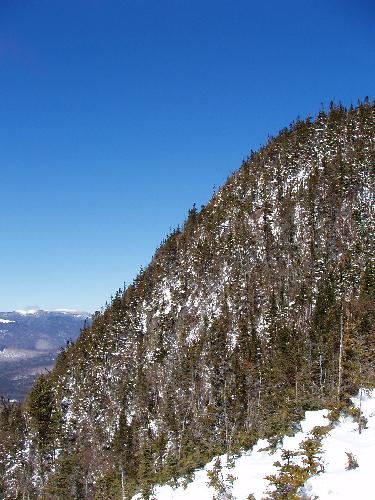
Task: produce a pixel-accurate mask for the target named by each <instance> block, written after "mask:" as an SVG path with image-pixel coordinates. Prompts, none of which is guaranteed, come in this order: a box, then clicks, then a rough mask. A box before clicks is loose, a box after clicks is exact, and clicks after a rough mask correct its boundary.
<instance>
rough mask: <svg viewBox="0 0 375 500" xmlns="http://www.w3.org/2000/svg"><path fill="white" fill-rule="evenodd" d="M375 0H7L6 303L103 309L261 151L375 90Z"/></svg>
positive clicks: (1, 156)
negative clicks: (309, 119) (296, 125)
mask: <svg viewBox="0 0 375 500" xmlns="http://www.w3.org/2000/svg"><path fill="white" fill-rule="evenodd" d="M374 26H375V7H374V3H373V1H371V0H355V1H352V0H351V1H349V0H337V1H335V0H324V1H322V0H315V1H312V0H311V1H308V0H306V1H301V0H298V1H297V0H293V1H288V0H285V1H283V2H281V1H273V0H268V1H267V2H263V1H256V2H255V1H254V2H253V1H251V0H215V1H211V0H157V1H156V0H131V1H130V0H129V1H128V0H117V1H116V0H86V1H85V0H54V1H51V0H28V1H19V2H14V1H12V0H0V117H1V119H0V311H4V310H13V309H16V308H22V307H25V306H27V305H31V304H33V305H39V306H40V307H41V308H46V309H53V308H58V307H67V308H78V309H84V310H87V311H93V310H95V309H98V308H100V306H102V305H103V304H104V303H105V301H106V300H107V299H108V298H109V296H110V295H111V293H113V292H114V291H115V290H116V289H117V288H119V287H120V286H122V284H123V282H124V281H126V282H130V281H132V279H133V278H134V277H135V275H136V274H137V272H138V270H139V268H140V266H141V265H143V266H144V265H146V264H147V262H148V261H149V259H150V258H151V256H152V254H153V252H154V250H155V247H156V246H157V245H158V244H159V242H160V241H161V240H162V239H163V237H164V236H165V235H166V234H167V233H168V232H169V230H170V228H172V227H175V226H177V225H178V224H179V223H181V222H182V221H183V220H184V218H185V216H186V213H187V211H188V209H189V208H190V207H191V206H192V205H193V203H196V204H197V206H198V207H199V206H200V205H201V204H204V203H206V202H207V201H208V200H209V198H210V197H211V195H212V192H213V187H214V186H216V187H218V186H220V185H221V184H222V183H223V181H224V180H225V179H226V177H227V176H228V175H229V174H230V173H231V172H232V171H233V170H235V169H236V168H238V167H239V165H240V164H241V162H242V160H243V158H245V157H246V156H247V154H248V153H249V151H250V149H257V148H258V147H259V146H260V145H261V144H263V143H264V142H265V141H266V140H267V136H268V134H271V135H275V134H276V133H277V132H278V131H279V130H280V129H281V128H283V127H284V126H287V125H288V124H289V123H290V122H291V121H292V120H294V119H295V118H296V117H297V116H301V117H305V116H307V115H309V114H312V115H314V114H316V112H317V111H318V110H319V108H320V106H321V103H324V104H325V106H328V104H329V102H330V100H331V99H333V100H336V101H339V100H341V101H342V102H343V103H344V104H350V102H353V103H354V104H355V103H356V102H357V99H358V98H361V99H363V98H364V97H365V96H366V95H368V96H369V97H370V98H371V99H373V98H374V94H375V93H374V90H375V29H374Z"/></svg>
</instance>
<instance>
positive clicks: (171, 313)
mask: <svg viewBox="0 0 375 500" xmlns="http://www.w3.org/2000/svg"><path fill="white" fill-rule="evenodd" d="M374 167H375V105H374V103H371V102H369V101H368V100H367V99H366V100H365V102H363V103H362V102H359V103H358V105H357V106H356V107H355V108H353V107H351V108H350V109H345V108H344V107H343V106H341V105H334V104H332V105H331V106H330V109H329V110H328V111H323V110H322V111H320V112H319V114H318V115H317V116H316V117H315V118H314V119H310V118H308V119H306V120H297V121H296V122H294V123H293V124H292V125H291V126H290V127H289V128H285V129H283V130H282V131H281V132H280V133H279V134H278V136H277V137H275V138H270V139H269V140H268V142H267V144H266V145H265V146H264V147H263V148H261V149H260V150H259V151H258V152H251V154H250V155H249V157H248V158H247V159H246V160H245V161H244V162H243V164H242V165H241V167H240V168H239V170H238V171H236V172H235V173H234V174H233V175H232V176H231V177H230V178H229V179H228V180H227V182H226V183H225V185H224V186H223V187H222V188H221V189H220V190H218V191H217V192H216V193H215V195H214V196H213V197H212V199H211V200H210V202H209V203H208V204H207V205H206V206H202V207H201V208H200V209H199V210H198V209H197V208H196V207H195V206H194V207H193V208H192V209H191V210H190V211H189V214H188V217H187V219H186V221H185V222H184V224H183V226H182V228H177V229H176V230H174V231H173V232H172V233H171V234H170V235H169V236H168V237H167V238H166V239H165V241H164V242H163V243H162V244H161V246H160V247H159V248H158V249H157V250H156V252H155V255H154V257H153V259H152V261H151V262H150V264H149V265H148V266H147V268H146V269H144V270H142V271H141V272H140V273H139V275H138V276H137V277H136V279H135V280H134V282H133V283H132V284H131V285H130V286H128V287H127V288H126V289H124V290H118V291H117V292H116V294H115V295H114V297H113V298H112V299H111V301H110V303H109V304H108V305H107V306H106V307H105V308H103V310H102V311H100V312H97V313H96V314H95V315H94V317H93V323H92V325H91V326H90V327H85V328H84V329H83V330H82V332H81V335H80V337H79V338H78V339H77V341H76V342H74V343H72V344H71V345H69V346H68V347H67V348H66V349H65V350H64V351H63V352H61V354H60V355H59V357H58V359H57V362H56V366H55V368H54V370H53V371H52V372H51V373H49V374H46V375H44V376H41V377H40V378H39V379H38V380H37V381H36V383H35V385H34V386H33V388H32V390H31V392H30V394H29V396H28V399H27V402H26V403H25V404H24V405H19V404H15V403H10V402H8V401H6V400H2V402H1V406H2V408H1V414H0V478H1V479H0V491H1V494H0V498H1V495H2V496H3V497H4V498H6V499H18V498H19V499H26V498H28V499H29V498H30V499H32V498H46V499H47V498H48V499H60V498H72V499H73V498H74V499H81V498H82V499H94V498H96V499H121V498H122V499H124V498H131V496H132V495H134V494H135V493H136V492H141V493H142V495H143V497H144V498H149V497H150V495H151V492H152V486H153V485H154V484H155V483H163V482H167V481H172V482H173V481H175V480H176V478H177V477H179V476H186V478H187V480H188V478H189V475H190V474H191V472H192V471H193V470H194V469H195V468H196V467H199V466H201V465H202V464H204V463H206V462H207V461H208V460H209V459H211V458H212V457H213V456H215V455H217V454H219V453H225V452H226V453H228V455H232V454H235V453H237V452H239V451H240V450H241V449H246V448H250V447H251V446H252V445H253V444H254V443H255V442H256V440H257V439H258V438H259V437H270V436H277V435H280V434H281V433H284V432H292V431H293V426H294V423H295V422H296V421H297V420H299V419H300V418H301V417H302V416H303V412H304V411H305V410H312V409H317V408H320V407H322V405H324V406H325V407H328V408H333V407H335V408H338V407H340V405H341V406H342V405H345V403H346V401H347V400H348V397H349V396H350V395H351V394H353V393H355V392H356V391H357V390H358V387H359V386H364V387H366V386H371V385H373V384H374V382H375V375H374V367H375V329H374V315H375V301H374V293H375V269H374V260H373V259H374V255H375V252H374V238H373V236H374V205H373V199H372V197H373V193H374ZM120 230H121V228H119V231H120ZM119 279H121V277H119Z"/></svg>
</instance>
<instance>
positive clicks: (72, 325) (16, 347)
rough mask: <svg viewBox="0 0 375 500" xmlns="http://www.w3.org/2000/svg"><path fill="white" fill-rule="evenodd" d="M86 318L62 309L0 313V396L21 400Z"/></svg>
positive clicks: (76, 312) (85, 315)
mask: <svg viewBox="0 0 375 500" xmlns="http://www.w3.org/2000/svg"><path fill="white" fill-rule="evenodd" d="M89 317H90V315H89V314H88V313H85V312H82V311H68V310H64V309H61V310H60V309H59V310H56V311H43V310H40V309H20V310H16V311H12V312H0V395H2V396H6V397H9V398H11V399H23V397H24V396H25V394H26V392H27V391H28V390H29V389H30V387H31V386H32V384H33V382H34V380H35V378H36V376H37V375H38V374H39V373H41V372H43V371H45V368H47V369H52V367H53V365H54V363H55V360H56V355H57V353H58V351H59V350H60V348H61V347H65V346H66V343H67V342H68V341H73V340H76V338H77V337H78V335H79V333H80V329H81V328H83V326H84V322H85V319H86V318H89Z"/></svg>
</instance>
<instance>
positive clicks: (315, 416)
mask: <svg viewBox="0 0 375 500" xmlns="http://www.w3.org/2000/svg"><path fill="white" fill-rule="evenodd" d="M362 392H363V394H362V405H361V408H362V412H363V415H364V416H365V417H366V418H367V420H368V422H367V428H366V429H364V430H363V431H362V433H361V434H359V432H358V424H357V423H355V422H353V420H352V419H351V418H343V417H342V418H341V419H340V421H339V423H338V424H337V425H336V426H335V428H334V429H332V430H331V431H330V432H329V434H328V435H327V436H325V438H324V439H323V441H322V444H323V450H324V455H323V460H324V464H325V473H322V474H320V475H317V476H314V477H312V478H311V479H309V480H308V481H307V483H306V488H305V490H306V493H307V494H308V496H312V497H314V495H317V496H318V498H319V500H333V499H340V500H353V498H360V499H361V500H366V499H369V500H370V499H373V498H374V492H373V470H374V465H373V464H374V458H375V390H373V391H371V392H370V394H369V395H366V394H365V393H364V391H362ZM353 401H354V403H355V405H356V406H357V407H358V406H359V405H360V401H359V398H355V399H354V400H353ZM327 414H328V411H327V410H320V411H308V412H306V415H305V420H303V421H302V422H301V429H302V430H301V432H298V433H297V434H296V435H295V436H293V437H285V438H284V440H283V444H282V448H284V449H288V450H297V449H298V447H299V444H300V442H301V441H303V440H304V439H305V438H306V437H307V435H308V433H309V432H310V431H311V430H312V429H313V428H314V427H315V426H325V425H328V423H329V422H328V419H327ZM267 446H268V442H267V441H266V440H260V441H258V443H257V445H256V446H254V448H253V449H252V451H250V452H246V453H244V454H243V455H242V456H240V457H239V458H237V459H236V460H235V465H234V468H233V469H230V470H228V471H227V470H226V469H225V468H223V474H224V477H226V475H227V473H230V474H233V475H234V476H235V477H236V478H237V479H236V480H235V482H234V485H233V496H234V498H235V499H236V500H246V499H247V497H248V495H249V494H250V493H253V494H254V496H255V498H256V500H261V499H262V498H263V497H264V495H265V492H266V490H267V487H268V481H267V480H266V479H265V476H267V475H269V474H274V473H276V472H277V469H276V467H275V466H274V465H273V464H274V462H276V460H280V459H281V449H279V450H277V451H276V452H275V453H273V454H270V453H268V452H267V451H261V450H262V448H266V447H267ZM345 452H350V453H352V454H353V455H354V456H355V458H356V459H357V461H358V464H359V467H358V468H356V469H353V470H349V471H348V470H346V466H347V463H348V457H347V455H346V453H345ZM221 460H222V464H223V465H224V464H225V456H222V457H221ZM213 463H214V460H213V461H212V462H210V463H208V464H207V465H206V466H205V468H204V469H202V470H199V471H197V472H196V473H195V478H194V481H193V482H191V483H189V484H188V486H187V487H186V489H184V488H183V487H182V486H180V487H179V488H177V489H172V488H171V487H170V486H160V487H157V488H156V489H155V495H154V496H155V498H157V500H189V499H195V500H200V499H202V500H209V499H212V497H213V496H214V494H215V491H214V490H213V489H212V488H209V487H208V486H207V482H208V477H207V470H209V469H212V467H213ZM135 498H136V499H139V498H140V497H139V496H137V497H134V499H135Z"/></svg>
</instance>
